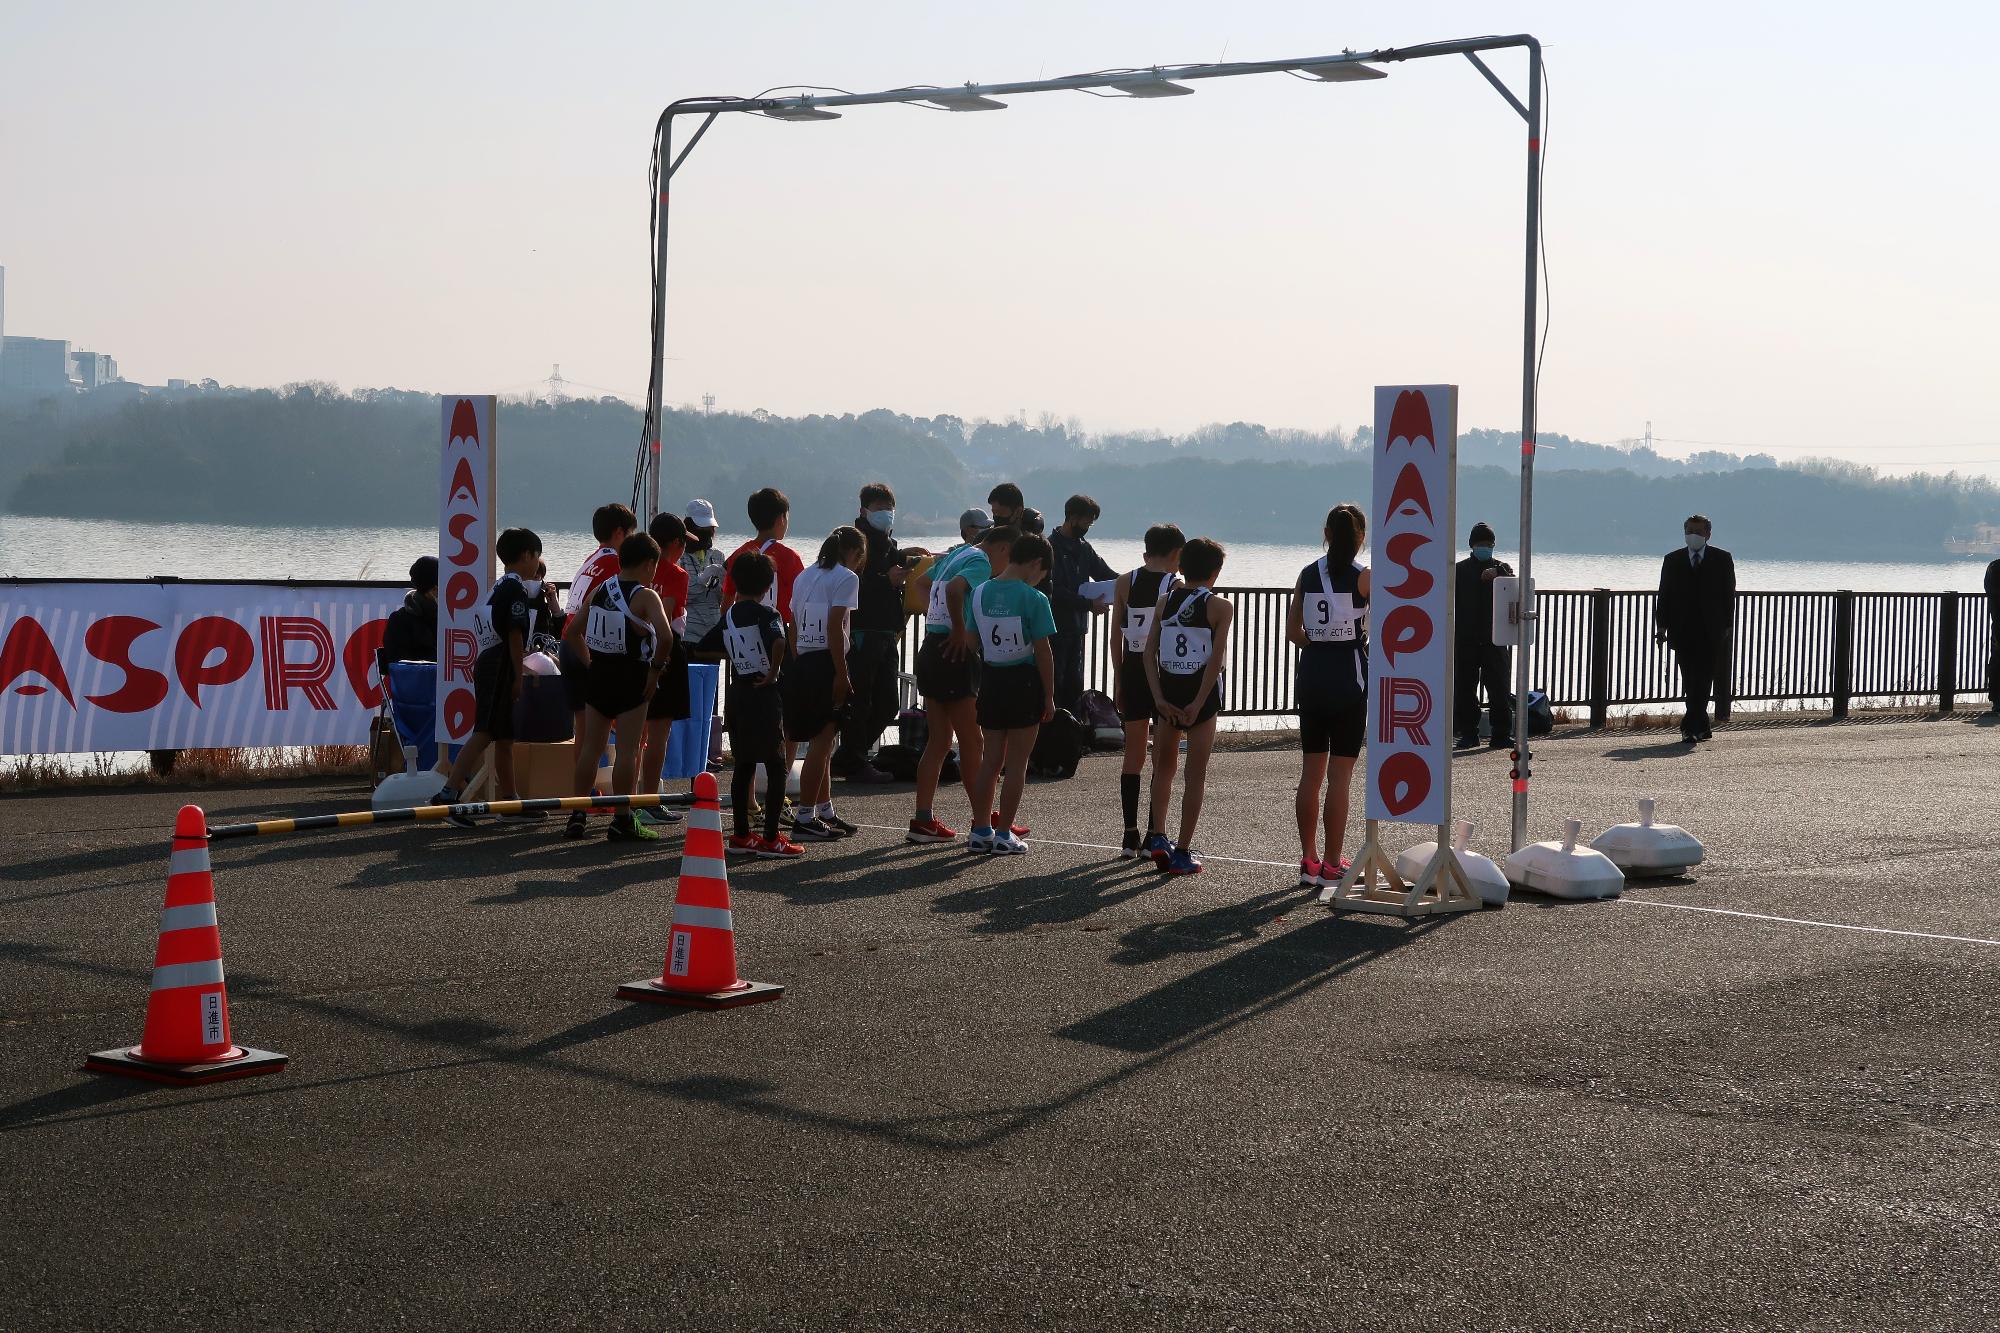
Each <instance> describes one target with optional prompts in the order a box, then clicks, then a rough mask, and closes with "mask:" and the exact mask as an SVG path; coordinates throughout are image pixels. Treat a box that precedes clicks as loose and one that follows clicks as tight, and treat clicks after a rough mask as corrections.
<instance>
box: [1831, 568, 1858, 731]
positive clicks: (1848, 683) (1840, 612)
mask: <svg viewBox="0 0 2000 1333" xmlns="http://www.w3.org/2000/svg"><path fill="white" fill-rule="evenodd" d="M1853 698H1854V593H1853V592H1852V591H1851V590H1849V589H1847V588H1842V589H1841V590H1840V591H1838V592H1836V593H1834V595H1833V716H1834V720H1835V721H1836V722H1837V721H1839V720H1841V719H1842V718H1845V717H1846V716H1847V705H1848V703H1849V702H1850V701H1852V699H1853Z"/></svg>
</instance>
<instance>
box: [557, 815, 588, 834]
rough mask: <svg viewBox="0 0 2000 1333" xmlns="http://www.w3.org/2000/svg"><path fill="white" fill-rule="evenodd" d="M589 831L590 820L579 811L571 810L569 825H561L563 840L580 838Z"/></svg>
mask: <svg viewBox="0 0 2000 1333" xmlns="http://www.w3.org/2000/svg"><path fill="white" fill-rule="evenodd" d="M589 831H590V820H589V818H588V817H587V816H586V815H585V814H584V813H583V811H581V810H572V811H571V812H570V816H569V823H567V824H564V825H563V836H564V837H565V838H581V837H582V836H583V835H584V834H586V833H588V832H589Z"/></svg>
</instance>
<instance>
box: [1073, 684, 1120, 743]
mask: <svg viewBox="0 0 2000 1333" xmlns="http://www.w3.org/2000/svg"><path fill="white" fill-rule="evenodd" d="M1076 715H1077V717H1078V718H1079V719H1080V720H1081V721H1082V722H1083V725H1084V726H1086V727H1088V728H1089V729H1090V738H1091V744H1092V747H1093V748H1094V749H1099V750H1116V749H1120V748H1122V747H1123V746H1124V744H1125V724H1124V723H1123V722H1121V721H1119V719H1118V707H1117V705H1115V704H1113V703H1112V702H1111V696H1110V695H1108V694H1106V693H1105V692H1104V691H1103V690H1085V691H1084V692H1083V693H1082V694H1081V695H1079V696H1078V697H1077V701H1076Z"/></svg>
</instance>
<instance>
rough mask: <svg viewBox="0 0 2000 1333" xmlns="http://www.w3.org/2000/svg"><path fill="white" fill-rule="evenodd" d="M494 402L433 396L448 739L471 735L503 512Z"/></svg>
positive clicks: (441, 719) (441, 683) (442, 701)
mask: <svg viewBox="0 0 2000 1333" xmlns="http://www.w3.org/2000/svg"><path fill="white" fill-rule="evenodd" d="M497 402H498V400H497V399H495V398H493V397H492V396H491V395H479V396H476V397H472V396H467V397H461V396H457V395H446V396H445V397H443V398H441V399H439V400H438V403H439V406H440V407H441V408H442V410H443V431H444V437H443V438H444V448H443V451H442V452H441V454H440V455H439V464H438V497H439V513H438V646H437V660H438V710H437V738H438V740H440V741H442V742H445V743H446V744H451V745H457V744H461V743H463V742H464V741H465V740H467V739H468V738H469V737H470V736H471V735H472V723H473V712H474V705H473V697H472V664H473V663H474V662H475V661H477V660H478V658H479V627H478V624H477V621H478V620H479V618H480V617H481V616H482V615H484V613H485V610H486V594H487V593H488V592H489V591H491V589H492V587H493V539H494V537H495V535H496V534H495V532H494V528H493V524H494V521H495V519H496V518H497V517H498V515H499V513H500V496H499V493H498V492H499V478H500V466H499V459H500V452H499V441H498V440H497V439H496V438H495V431H496V430H497V428H498V422H497V421H496V420H495V405H496V403H497Z"/></svg>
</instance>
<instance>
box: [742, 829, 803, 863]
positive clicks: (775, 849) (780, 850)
mask: <svg viewBox="0 0 2000 1333" xmlns="http://www.w3.org/2000/svg"><path fill="white" fill-rule="evenodd" d="M750 850H751V855H753V856H761V857H764V858H765V859H767V860H771V861H789V860H791V859H792V858H793V857H795V856H804V855H805V854H806V849H805V848H803V847H801V846H799V845H798V844H797V843H795V842H793V841H792V840H791V839H790V838H787V837H786V836H785V835H784V834H782V833H780V834H779V835H778V836H777V837H775V838H758V839H757V845H756V846H755V847H753V848H751V849H750Z"/></svg>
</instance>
